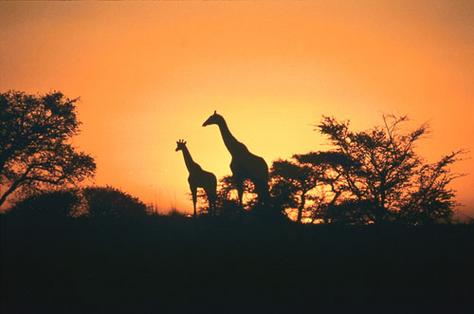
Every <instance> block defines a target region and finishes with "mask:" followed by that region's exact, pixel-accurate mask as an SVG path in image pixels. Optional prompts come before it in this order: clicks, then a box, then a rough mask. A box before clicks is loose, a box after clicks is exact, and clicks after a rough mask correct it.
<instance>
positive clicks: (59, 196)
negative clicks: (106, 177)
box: [8, 190, 80, 222]
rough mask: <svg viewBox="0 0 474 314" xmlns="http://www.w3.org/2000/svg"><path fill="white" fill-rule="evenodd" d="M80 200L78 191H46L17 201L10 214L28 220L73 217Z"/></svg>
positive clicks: (45, 220)
mask: <svg viewBox="0 0 474 314" xmlns="http://www.w3.org/2000/svg"><path fill="white" fill-rule="evenodd" d="M79 202H80V198H79V195H78V193H77V191H74V190H59V191H46V192H42V193H40V194H34V195H32V196H29V197H27V198H25V199H23V200H22V201H20V202H17V203H16V204H15V205H14V206H13V207H12V208H10V210H9V212H8V214H9V215H10V216H14V217H17V218H21V219H23V220H28V221H42V222H49V221H51V220H61V219H65V218H69V217H73V216H74V215H75V214H76V212H75V211H76V209H77V207H78V205H79Z"/></svg>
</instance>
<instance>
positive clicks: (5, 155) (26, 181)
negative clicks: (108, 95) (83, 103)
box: [0, 91, 96, 206]
mask: <svg viewBox="0 0 474 314" xmlns="http://www.w3.org/2000/svg"><path fill="white" fill-rule="evenodd" d="M76 102H77V99H69V98H66V97H64V95H63V94H62V93H61V92H52V93H48V94H45V95H40V96H36V95H29V94H25V93H23V92H19V91H8V92H5V93H1V94H0V188H1V193H0V206H1V205H2V204H3V203H4V202H5V201H6V200H7V198H8V197H9V196H10V195H11V194H12V193H14V192H15V191H23V192H26V191H31V190H38V189H42V188H48V187H52V186H64V185H68V184H73V183H76V182H79V181H82V180H84V179H85V178H87V177H90V176H93V174H94V172H95V169H96V165H95V163H94V160H93V158H92V157H91V156H89V155H87V154H85V153H83V152H78V151H76V149H75V148H74V147H73V146H72V145H71V143H70V139H71V137H72V136H74V135H76V134H77V133H78V132H79V125H80V123H79V121H77V118H76V112H75V109H76V107H75V103H76Z"/></svg>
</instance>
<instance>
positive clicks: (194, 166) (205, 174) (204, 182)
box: [175, 140, 217, 217]
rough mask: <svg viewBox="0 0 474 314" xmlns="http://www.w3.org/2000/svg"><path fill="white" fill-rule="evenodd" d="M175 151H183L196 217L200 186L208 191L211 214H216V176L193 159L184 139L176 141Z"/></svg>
mask: <svg viewBox="0 0 474 314" xmlns="http://www.w3.org/2000/svg"><path fill="white" fill-rule="evenodd" d="M175 151H182V152H183V158H184V163H185V164H186V168H187V169H188V172H189V176H188V183H189V188H190V189H191V195H192V198H193V210H194V211H193V216H194V217H196V215H197V212H196V202H197V189H198V188H203V189H204V191H205V192H206V196H207V200H208V203H209V214H211V215H214V214H215V207H216V197H217V178H216V176H215V175H214V174H213V173H211V172H209V171H205V170H203V169H202V168H201V166H200V165H199V164H198V163H196V162H195V161H194V160H193V158H192V157H191V154H190V153H189V150H188V147H187V146H186V142H185V141H184V140H179V141H177V142H176V149H175Z"/></svg>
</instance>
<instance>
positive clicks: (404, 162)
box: [302, 115, 463, 223]
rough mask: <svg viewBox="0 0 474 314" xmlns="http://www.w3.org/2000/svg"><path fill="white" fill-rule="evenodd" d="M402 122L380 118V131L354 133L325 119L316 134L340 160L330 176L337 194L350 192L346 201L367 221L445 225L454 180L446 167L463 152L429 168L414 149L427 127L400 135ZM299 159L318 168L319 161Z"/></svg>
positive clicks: (344, 124) (311, 157) (450, 210)
mask: <svg viewBox="0 0 474 314" xmlns="http://www.w3.org/2000/svg"><path fill="white" fill-rule="evenodd" d="M407 120H408V118H407V117H406V116H402V117H397V116H393V115H391V116H384V117H383V121H384V125H383V126H376V127H374V128H372V129H370V130H367V131H359V132H354V131H351V130H349V122H348V121H344V122H339V121H337V120H336V119H334V118H331V117H324V118H323V120H322V122H321V123H320V124H319V125H318V129H319V131H320V132H321V133H322V134H323V135H326V136H327V137H328V138H329V140H330V142H331V143H332V144H333V145H334V146H335V149H334V152H336V153H338V154H339V155H340V156H344V157H343V158H344V160H343V162H339V163H332V170H333V171H334V172H335V173H337V175H338V176H339V180H338V182H339V189H340V190H341V191H346V192H349V195H347V196H346V199H345V201H346V202H347V201H350V202H351V204H352V206H354V204H358V205H357V206H359V207H360V208H364V210H365V211H366V212H367V214H368V217H369V220H370V221H372V222H382V221H391V220H395V219H404V220H406V221H407V222H411V223H429V222H435V221H439V220H443V221H448V220H449V219H450V218H451V215H452V213H453V206H454V205H455V201H454V195H455V194H454V191H453V190H452V189H450V188H449V187H448V185H449V183H450V182H451V181H452V180H454V179H455V178H457V177H459V174H455V173H452V172H451V171H450V169H449V166H450V165H451V164H453V163H454V162H456V161H457V160H459V158H460V155H461V154H462V153H463V151H456V152H453V153H451V154H448V155H446V156H444V157H443V158H442V159H441V160H440V161H439V162H436V163H434V164H425V163H423V159H422V158H421V157H420V156H419V155H418V154H417V153H416V152H415V150H414V147H415V143H416V142H417V141H418V140H419V139H421V138H422V136H423V135H424V134H425V133H426V131H427V125H422V126H420V127H418V128H416V129H415V130H413V131H410V132H408V133H404V132H402V130H401V125H402V124H403V123H404V122H406V121H407ZM302 157H303V158H304V159H305V161H306V162H310V163H311V162H312V163H317V162H319V160H318V158H319V157H320V156H319V157H318V156H317V155H315V154H307V155H306V156H302ZM354 202H355V203H354ZM357 206H356V207H357Z"/></svg>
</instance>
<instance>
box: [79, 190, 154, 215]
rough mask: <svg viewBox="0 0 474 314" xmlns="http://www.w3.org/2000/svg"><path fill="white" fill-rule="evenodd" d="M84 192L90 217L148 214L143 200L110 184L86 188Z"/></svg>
mask: <svg viewBox="0 0 474 314" xmlns="http://www.w3.org/2000/svg"><path fill="white" fill-rule="evenodd" d="M82 194H83V196H84V198H85V201H86V204H87V208H88V215H89V216H90V217H94V218H100V217H106V218H119V217H143V216H145V215H146V214H147V207H146V205H145V204H144V203H143V202H142V201H140V200H139V199H138V198H136V197H133V196H131V195H130V194H128V193H125V192H122V191H120V190H118V189H116V188H113V187H110V186H107V187H88V188H84V189H83V190H82Z"/></svg>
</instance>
